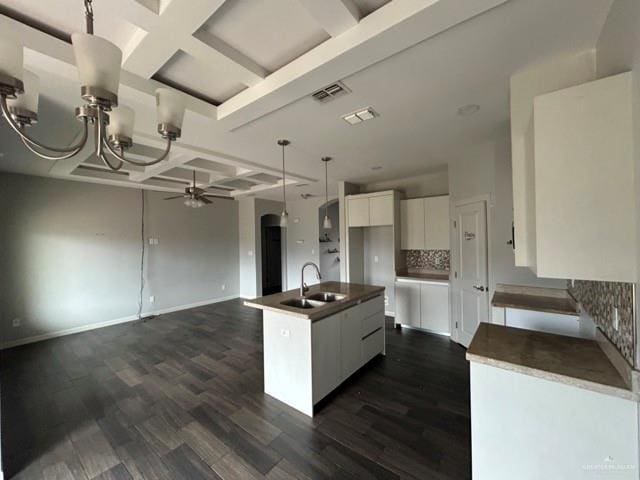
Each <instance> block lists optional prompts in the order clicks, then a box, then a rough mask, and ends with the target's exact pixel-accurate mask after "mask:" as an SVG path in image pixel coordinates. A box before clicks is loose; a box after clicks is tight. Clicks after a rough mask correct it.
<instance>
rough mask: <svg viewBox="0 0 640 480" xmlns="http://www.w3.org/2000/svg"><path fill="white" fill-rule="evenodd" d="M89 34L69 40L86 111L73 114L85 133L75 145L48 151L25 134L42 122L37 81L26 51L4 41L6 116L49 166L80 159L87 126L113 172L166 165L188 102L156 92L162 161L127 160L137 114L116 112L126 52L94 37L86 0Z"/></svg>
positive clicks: (0, 84)
mask: <svg viewBox="0 0 640 480" xmlns="http://www.w3.org/2000/svg"><path fill="white" fill-rule="evenodd" d="M84 8H85V19H86V30H87V31H86V33H81V32H76V33H73V34H72V35H71V43H72V45H73V52H74V54H75V59H76V66H77V69H78V77H79V80H80V84H81V87H80V95H81V97H82V99H83V100H84V101H85V103H84V105H81V106H80V107H77V108H76V109H75V115H76V118H77V119H78V120H79V121H80V122H81V123H82V126H83V131H82V135H81V137H80V140H78V141H77V142H76V143H75V144H74V145H71V146H68V147H53V146H49V145H45V144H43V143H42V142H40V141H38V140H36V139H34V138H33V137H32V136H31V135H29V134H28V133H27V127H30V126H31V125H33V124H35V123H37V121H38V95H39V80H38V77H37V76H36V75H35V74H34V73H32V72H29V71H26V70H24V69H23V48H22V46H21V45H17V44H14V43H11V42H9V41H7V40H3V39H2V38H0V107H1V108H2V116H3V117H4V118H5V120H6V121H7V123H8V124H9V126H10V127H11V128H12V129H13V130H14V131H15V133H17V134H18V135H19V136H20V139H21V140H22V143H24V145H25V146H26V147H27V148H28V149H29V150H31V151H32V152H33V153H35V154H36V155H38V156H39V157H41V158H44V159H47V160H62V159H65V158H71V157H73V156H74V155H77V154H78V153H79V152H80V151H81V150H82V149H83V148H84V146H85V145H86V144H87V140H88V137H89V125H91V126H93V129H94V137H95V146H94V148H95V154H96V156H97V157H98V158H99V159H100V160H101V161H102V162H104V164H105V165H107V166H108V167H109V168H110V169H111V170H120V169H121V168H122V166H123V165H124V163H130V164H133V165H137V166H141V167H147V166H150V165H155V164H156V163H159V162H161V161H162V160H164V159H165V158H166V157H167V156H168V155H169V151H170V150H171V143H172V142H173V141H175V140H176V139H177V138H179V137H180V135H181V128H182V120H183V118H184V112H185V102H184V98H183V97H182V96H181V95H180V94H179V93H177V92H174V91H173V90H170V89H167V88H159V89H157V90H156V105H157V117H158V133H159V134H160V136H161V137H162V138H163V139H165V140H166V147H165V150H164V152H163V153H162V154H161V155H160V157H159V158H157V159H155V160H152V161H149V162H141V161H137V160H133V159H130V158H127V157H126V156H125V151H126V150H128V149H129V148H131V147H132V146H133V139H132V137H133V126H134V122H135V112H134V111H133V110H132V109H131V108H129V107H126V106H123V105H120V106H118V86H119V84H120V69H121V64H122V51H121V50H120V49H119V48H118V47H117V46H115V45H114V44H113V43H111V42H109V41H108V40H105V39H104V38H101V37H98V36H95V35H94V34H93V7H92V0H84Z"/></svg>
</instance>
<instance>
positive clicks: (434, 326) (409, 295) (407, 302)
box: [395, 280, 451, 334]
mask: <svg viewBox="0 0 640 480" xmlns="http://www.w3.org/2000/svg"><path fill="white" fill-rule="evenodd" d="M395 290H396V318H395V323H396V325H397V324H401V325H408V326H410V327H415V328H421V329H423V330H429V331H430V332H435V333H445V334H449V333H451V328H450V325H449V285H448V284H447V283H435V282H423V281H418V280H415V281H414V280H409V281H407V280H398V281H397V282H396V285H395Z"/></svg>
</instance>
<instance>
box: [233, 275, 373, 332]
mask: <svg viewBox="0 0 640 480" xmlns="http://www.w3.org/2000/svg"><path fill="white" fill-rule="evenodd" d="M319 292H331V293H340V294H342V295H346V298H344V299H342V300H337V301H335V302H330V303H326V304H325V305H322V306H319V307H316V308H310V309H304V308H296V307H291V306H288V305H282V302H284V301H286V300H290V299H293V298H299V297H300V289H299V288H296V289H294V290H288V291H286V292H282V293H274V294H273V295H267V296H266V297H258V298H256V299H253V300H245V302H244V304H245V305H246V306H247V307H253V308H257V309H260V310H270V311H273V312H280V313H285V314H287V315H292V316H295V317H299V318H303V319H306V320H311V321H312V322H313V321H316V320H320V319H322V318H325V317H328V316H330V315H333V314H335V313H338V312H341V311H342V310H346V309H347V308H349V307H352V306H353V305H356V304H357V303H361V302H363V301H366V300H369V299H371V298H373V297H377V296H379V295H381V294H383V293H384V287H380V286H376V285H362V284H359V283H342V282H323V283H320V284H318V285H313V286H311V287H309V291H308V292H307V293H306V294H305V295H307V296H309V295H313V294H314V293H319Z"/></svg>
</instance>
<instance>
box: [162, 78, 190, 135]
mask: <svg viewBox="0 0 640 480" xmlns="http://www.w3.org/2000/svg"><path fill="white" fill-rule="evenodd" d="M156 106H157V108H158V123H159V124H160V123H166V124H169V125H171V126H173V127H176V128H180V129H181V128H182V120H184V110H185V108H186V105H185V101H184V97H183V96H182V95H180V94H179V93H177V92H174V91H173V90H169V89H168V88H159V89H157V90H156Z"/></svg>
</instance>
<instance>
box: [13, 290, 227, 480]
mask: <svg viewBox="0 0 640 480" xmlns="http://www.w3.org/2000/svg"><path fill="white" fill-rule="evenodd" d="M235 298H238V295H228V296H226V297H219V298H212V299H209V300H203V301H201V302H195V303H188V304H185V305H178V306H175V307H168V308H161V309H159V310H152V311H148V312H143V313H142V316H143V318H144V317H146V316H149V315H162V314H164V313H171V312H177V311H180V310H188V309H190V308H196V307H202V306H205V305H212V304H214V303H219V302H226V301H227V300H233V299H235ZM134 320H138V316H137V315H128V316H126V317H122V318H116V319H114V320H107V321H105V322H96V323H91V324H88V325H81V326H79V327H73V328H67V329H65V330H58V331H55V332H49V333H43V334H41V335H33V336H31V337H25V338H19V339H17V340H11V341H9V342H2V343H0V350H5V349H7V348H13V347H18V346H20V345H26V344H28V343H35V342H42V341H43V340H49V339H51V338H57V337H64V336H66V335H73V334H74V333H81V332H88V331H89V330H96V329H98V328H104V327H110V326H112V325H118V324H120V323H127V322H133V321H134ZM0 480H2V477H1V476H0Z"/></svg>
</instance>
